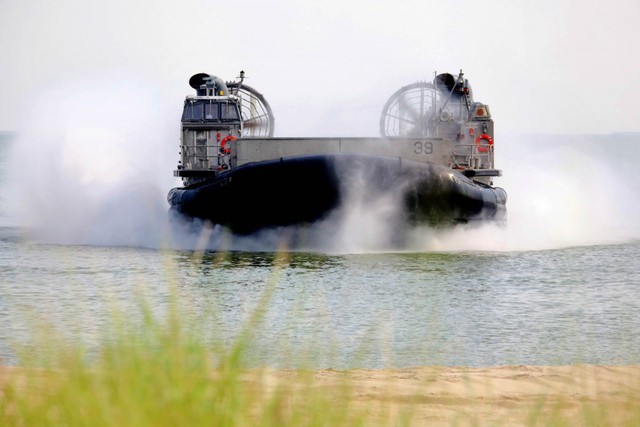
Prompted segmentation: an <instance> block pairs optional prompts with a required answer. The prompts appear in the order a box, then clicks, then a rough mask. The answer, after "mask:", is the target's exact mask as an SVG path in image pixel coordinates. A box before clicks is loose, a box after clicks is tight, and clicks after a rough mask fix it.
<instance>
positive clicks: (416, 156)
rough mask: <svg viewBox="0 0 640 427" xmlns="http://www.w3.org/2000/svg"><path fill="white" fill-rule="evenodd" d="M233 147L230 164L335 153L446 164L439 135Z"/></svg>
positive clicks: (244, 142) (245, 142)
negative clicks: (431, 136)
mask: <svg viewBox="0 0 640 427" xmlns="http://www.w3.org/2000/svg"><path fill="white" fill-rule="evenodd" d="M232 149H234V152H232V167H235V166H240V165H243V164H245V163H251V162H259V161H264V160H272V159H279V158H281V157H292V156H304V155H311V154H336V153H347V154H365V155H374V156H384V157H401V158H403V159H406V160H412V161H415V162H419V163H426V162H432V163H438V164H442V165H448V164H449V160H448V159H449V146H448V141H447V140H443V139H439V138H268V139H260V138H243V139H239V140H238V141H237V142H236V144H234V148H232Z"/></svg>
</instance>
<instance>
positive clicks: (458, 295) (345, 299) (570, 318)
mask: <svg viewBox="0 0 640 427" xmlns="http://www.w3.org/2000/svg"><path fill="white" fill-rule="evenodd" d="M639 258H640V241H632V242H629V243H625V244H616V245H601V246H588V247H575V248H566V249H558V250H547V251H527V252H508V253H478V252H468V253H417V254H416V253H388V254H363V255H322V254H309V253H289V254H281V255H278V254H274V253H214V252H204V253H201V252H192V251H187V252H181V251H169V250H167V251H163V250H148V249H135V248H114V247H93V246H59V245H44V244H34V243H24V242H21V240H20V238H19V235H18V231H17V230H16V229H12V228H4V229H1V230H0V277H2V280H1V286H2V287H1V288H0V324H2V325H3V327H2V329H1V330H0V352H1V353H0V354H1V355H2V357H3V358H4V359H5V363H11V362H12V361H14V360H15V355H14V351H13V349H14V348H15V345H16V344H20V343H21V342H23V341H27V340H28V339H29V337H30V335H31V332H30V331H32V329H33V322H34V320H35V319H46V320H48V321H49V322H51V323H53V324H55V325H58V326H59V327H60V329H62V330H64V331H74V333H75V335H74V336H76V337H77V336H80V337H81V339H84V340H87V341H89V342H90V341H91V340H92V339H93V338H95V337H96V336H98V335H99V333H100V330H101V328H103V326H104V325H105V324H107V323H108V322H109V319H110V315H109V313H110V310H111V309H112V308H114V306H115V307H119V308H120V309H124V310H129V309H130V310H132V312H135V310H136V306H137V301H139V296H140V295H144V297H145V298H146V300H147V301H148V302H150V304H151V306H152V307H153V309H154V310H155V311H156V312H157V313H158V315H160V316H162V313H163V312H166V307H167V304H168V302H169V300H170V298H171V290H172V289H177V290H178V292H179V295H180V305H181V307H182V308H183V309H184V310H185V312H187V313H189V314H190V315H192V316H194V317H195V319H196V320H197V321H198V322H199V324H200V325H202V328H203V331H206V332H207V333H208V334H211V335H212V336H215V337H216V338H217V339H219V340H222V341H230V340H233V339H234V337H236V336H237V335H238V334H239V333H240V331H241V328H242V327H243V325H246V324H247V321H248V319H249V317H250V315H251V314H252V313H253V312H254V311H255V309H256V307H257V306H258V304H259V302H260V300H261V299H262V298H265V297H267V298H268V300H267V301H268V302H267V304H266V307H267V310H266V313H265V315H264V318H263V319H262V321H261V322H260V324H259V325H258V326H256V327H255V328H253V337H252V346H251V349H250V352H249V353H250V359H251V361H252V363H256V364H268V365H272V366H292V365H311V366H314V367H334V368H347V367H356V366H358V367H369V368H377V367H388V366H398V367H400V366H402V367H404V366H417V365H433V364H441V365H466V366H494V365H503V364H543V365H555V364H568V363H598V364H625V363H640V300H639V299H638V297H637V295H638V290H639V288H640V279H639V277H640V265H639V264H638V263H637V261H636V260H637V259H639Z"/></svg>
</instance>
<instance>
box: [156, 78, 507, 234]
mask: <svg viewBox="0 0 640 427" xmlns="http://www.w3.org/2000/svg"><path fill="white" fill-rule="evenodd" d="M189 84H190V86H191V87H192V88H193V89H195V90H196V94H195V95H189V96H187V97H186V99H185V102H184V109H183V114H182V134H181V144H180V156H181V158H180V161H179V164H178V167H177V169H176V170H175V171H174V176H176V177H180V178H182V180H183V184H184V186H183V187H178V188H174V189H172V190H171V191H170V192H169V195H168V201H169V204H170V206H171V210H172V211H174V212H177V213H178V214H179V215H181V216H184V217H187V218H198V219H201V220H205V221H209V222H211V223H213V224H219V225H222V226H225V227H228V228H229V229H230V230H231V231H232V232H234V233H239V234H248V233H252V232H255V231H258V230H262V229H267V228H273V227H282V226H304V225H308V224H313V223H315V222H316V221H319V220H322V219H324V218H327V217H328V216H329V215H330V214H331V213H332V212H334V211H335V210H336V209H338V208H339V207H340V206H342V205H343V204H344V203H346V201H347V199H348V198H350V197H353V194H354V192H357V193H358V195H359V197H364V198H365V199H366V198H369V199H371V200H375V199H376V195H380V194H391V195H393V196H394V198H395V199H394V200H395V201H396V203H397V206H398V215H397V217H398V219H399V220H400V221H401V222H402V224H405V225H406V226H413V225H421V224H427V225H431V226H442V225H449V224H458V223H467V222H469V221H486V220H501V219H502V218H503V217H504V214H505V205H506V199H507V196H506V192H505V191H504V190H503V189H501V188H499V187H494V186H493V178H494V177H498V176H501V171H500V170H498V169H495V167H494V136H493V135H494V132H493V120H492V118H491V114H490V112H489V107H488V106H487V105H486V104H482V103H480V102H475V101H474V100H473V94H472V91H471V87H470V85H469V83H468V81H467V80H466V79H465V78H464V75H463V73H462V72H460V73H459V74H458V76H457V77H454V76H453V75H451V74H448V73H445V74H439V75H436V76H435V77H434V79H433V81H430V82H418V83H414V84H411V85H408V86H404V87H401V88H400V89H399V90H398V91H396V92H395V93H394V94H393V95H392V96H391V97H390V98H389V100H388V101H387V102H386V104H385V105H384V108H383V110H382V114H381V116H380V137H378V138H276V137H274V136H273V134H274V116H273V113H272V110H271V107H270V106H269V104H268V102H267V101H266V99H265V98H264V96H263V95H262V94H261V93H260V92H258V91H256V90H255V89H253V88H251V87H250V86H247V85H245V84H244V72H241V73H240V76H239V80H236V81H233V82H225V81H223V80H222V79H220V78H218V77H216V76H213V75H210V74H206V73H200V74H195V75H194V76H192V77H191V79H190V80H189Z"/></svg>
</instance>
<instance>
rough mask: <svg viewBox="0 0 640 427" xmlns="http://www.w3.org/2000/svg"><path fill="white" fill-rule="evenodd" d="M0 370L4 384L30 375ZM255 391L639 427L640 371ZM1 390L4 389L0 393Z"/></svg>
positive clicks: (500, 373) (340, 381) (433, 412)
mask: <svg viewBox="0 0 640 427" xmlns="http://www.w3.org/2000/svg"><path fill="white" fill-rule="evenodd" d="M25 372H26V371H25V370H24V369H23V368H12V367H3V368H0V385H4V384H6V383H7V382H8V381H9V380H10V379H11V378H14V379H18V382H19V381H20V377H21V376H22V375H24V374H25ZM244 381H245V384H247V385H249V386H250V387H249V388H251V389H252V388H254V387H255V388H256V389H257V390H255V391H259V392H260V395H262V396H268V395H270V394H271V393H272V392H274V391H275V390H279V391H280V392H282V391H283V390H285V391H286V393H287V394H289V395H291V396H292V403H294V404H296V402H297V403H302V404H304V401H305V399H306V398H307V397H308V396H309V393H316V394H318V395H322V396H328V397H329V398H330V399H331V400H333V401H334V403H336V404H346V405H348V406H349V408H350V412H351V410H352V411H353V412H355V413H361V414H364V420H365V425H399V424H400V423H399V421H403V422H405V423H406V424H402V425H412V426H425V425H428V426H451V425H478V426H493V425H498V426H518V425H529V426H532V425H536V426H546V425H570V426H581V425H616V426H618V425H637V424H635V423H636V422H637V421H638V419H639V417H640V366H637V365H634V366H594V365H575V366H557V367H545V366H506V367H497V368H463V367H457V368H456V367H453V368H451V367H416V368H407V369H386V370H351V371H335V370H315V371H309V372H307V371H289V370H271V369H267V370H258V371H249V372H247V373H246V374H245V376H244ZM1 389H2V388H1V387H0V390H1Z"/></svg>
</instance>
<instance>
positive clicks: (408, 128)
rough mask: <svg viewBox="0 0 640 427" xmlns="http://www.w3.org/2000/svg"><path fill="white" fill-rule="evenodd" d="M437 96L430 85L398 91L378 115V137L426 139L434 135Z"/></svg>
mask: <svg viewBox="0 0 640 427" xmlns="http://www.w3.org/2000/svg"><path fill="white" fill-rule="evenodd" d="M441 98H442V96H441V93H440V91H438V90H436V89H435V88H434V87H433V84H432V83H427V82H417V83H413V84H410V85H407V86H403V87H401V88H400V89H399V90H397V91H396V93H394V94H393V95H391V97H390V98H389V100H388V101H387V102H386V103H385V105H384V108H383V109H382V114H381V115H380V135H381V136H409V137H426V136H432V135H433V134H434V133H435V126H436V111H435V110H437V108H436V106H437V105H439V104H441Z"/></svg>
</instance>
